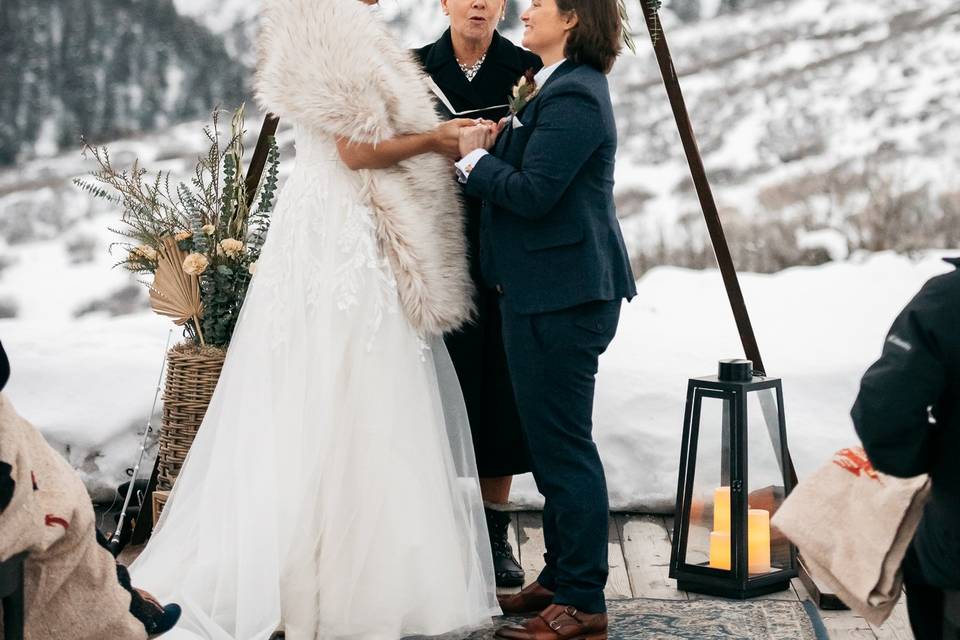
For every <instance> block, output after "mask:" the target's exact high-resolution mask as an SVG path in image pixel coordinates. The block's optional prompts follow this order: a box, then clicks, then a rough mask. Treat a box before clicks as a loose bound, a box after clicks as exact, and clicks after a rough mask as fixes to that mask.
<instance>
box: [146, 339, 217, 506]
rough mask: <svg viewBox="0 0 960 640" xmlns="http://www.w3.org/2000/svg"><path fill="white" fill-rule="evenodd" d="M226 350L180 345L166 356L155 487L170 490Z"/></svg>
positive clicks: (200, 420)
mask: <svg viewBox="0 0 960 640" xmlns="http://www.w3.org/2000/svg"><path fill="white" fill-rule="evenodd" d="M226 353H227V352H226V351H224V350H223V349H217V348H215V347H199V348H198V347H195V346H193V345H189V344H179V345H177V346H175V347H174V348H172V349H171V350H170V352H169V354H168V355H167V381H166V385H165V386H164V390H163V422H162V424H161V426H160V450H159V453H158V456H159V459H160V464H159V469H158V472H157V473H158V475H157V489H159V490H160V491H169V490H170V489H172V488H173V482H174V480H176V479H177V475H178V474H179V473H180V468H181V467H182V466H183V462H184V460H185V459H186V457H187V452H189V451H190V447H191V446H192V445H193V439H194V438H195V437H196V435H197V429H199V428H200V423H201V422H202V421H203V416H204V414H206V412H207V405H209V404H210V397H211V396H212V395H213V390H214V389H215V388H216V387H217V380H219V379H220V370H221V369H222V368H223V359H224V357H225V356H226Z"/></svg>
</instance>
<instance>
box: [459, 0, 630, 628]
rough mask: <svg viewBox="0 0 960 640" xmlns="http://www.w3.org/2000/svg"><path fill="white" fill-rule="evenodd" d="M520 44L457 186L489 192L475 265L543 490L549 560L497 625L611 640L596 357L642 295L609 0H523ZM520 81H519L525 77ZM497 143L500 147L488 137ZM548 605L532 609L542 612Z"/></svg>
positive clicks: (467, 144)
mask: <svg viewBox="0 0 960 640" xmlns="http://www.w3.org/2000/svg"><path fill="white" fill-rule="evenodd" d="M522 19H523V23H524V27H525V32H524V39H523V44H524V46H525V47H527V48H528V49H530V50H531V51H533V52H534V53H536V54H537V55H539V56H540V58H541V59H542V60H543V65H544V67H543V69H542V70H541V71H540V72H538V73H537V74H536V76H535V77H534V79H533V82H534V87H535V91H534V92H532V93H530V94H529V95H528V96H527V97H528V100H526V101H524V100H523V96H524V95H525V93H526V92H525V91H523V90H521V91H518V92H517V93H518V95H520V96H521V98H520V99H519V104H515V105H514V109H513V111H514V112H515V113H514V115H513V116H512V118H509V119H505V120H503V121H501V122H500V123H499V124H498V125H496V126H491V125H489V124H486V123H481V124H479V125H478V126H477V127H469V128H464V129H462V130H461V149H460V150H461V153H462V154H463V156H464V157H463V159H462V160H460V162H458V163H457V170H458V173H459V175H460V180H461V181H462V182H464V183H465V189H466V193H468V194H470V195H472V196H475V197H479V198H481V199H482V200H483V202H484V206H483V213H482V216H481V246H480V252H481V256H480V260H481V265H482V270H483V277H484V280H485V281H486V282H487V284H488V285H490V286H491V287H493V288H495V289H496V290H498V291H499V292H500V293H501V305H500V306H501V314H502V318H503V334H504V344H505V348H506V354H507V361H508V365H509V369H510V374H511V379H512V381H513V387H514V393H515V395H516V399H517V406H518V409H519V411H520V417H521V425H522V428H523V432H524V436H525V438H526V441H527V445H528V447H529V451H530V458H531V466H532V468H533V474H534V478H535V479H536V482H537V488H538V489H539V491H540V492H541V493H542V494H543V496H544V498H545V506H544V515H543V518H544V538H545V543H546V554H545V555H544V559H545V563H546V566H545V568H544V570H543V572H542V573H541V574H540V576H539V577H538V578H537V581H536V582H535V583H534V584H532V585H531V586H529V587H528V588H526V589H524V590H523V591H521V592H520V593H519V594H515V595H512V596H507V597H503V598H502V599H501V606H502V607H503V609H504V612H506V613H521V612H533V611H539V612H540V615H539V616H537V617H535V618H532V619H530V621H528V622H527V623H525V624H523V625H519V626H509V627H505V628H504V629H501V630H499V631H498V635H499V637H502V638H512V639H516V640H541V639H543V638H550V639H551V640H553V639H558V640H562V639H565V638H589V639H590V640H599V639H600V638H606V637H607V620H606V613H605V612H606V608H605V604H604V598H603V589H604V586H605V584H606V580H607V572H608V567H607V522H608V514H609V505H608V501H607V489H606V481H605V478H604V473H603V465H602V464H601V461H600V456H599V454H598V452H597V447H596V445H595V444H594V442H593V437H592V427H593V425H592V413H593V397H594V387H595V377H596V373H597V367H598V360H599V357H600V354H602V353H603V352H604V351H605V350H606V348H607V346H608V345H609V343H610V341H611V340H612V339H613V337H614V334H615V333H616V330H617V324H618V321H619V316H620V306H621V302H622V300H623V299H624V298H626V299H627V300H629V299H631V298H633V297H634V296H635V295H636V286H635V282H634V276H633V272H632V270H631V268H630V259H629V257H628V255H627V250H626V247H625V246H624V242H623V235H622V233H621V230H620V225H619V223H618V221H617V216H616V210H615V207H614V199H613V184H614V164H615V158H616V150H617V130H616V123H615V121H614V114H613V106H612V104H611V100H610V92H609V87H608V84H607V77H606V74H607V73H608V72H609V71H610V69H611V68H612V66H613V63H614V61H615V59H616V57H617V55H618V53H619V51H620V48H621V37H622V28H623V26H622V24H621V20H620V13H619V10H618V6H617V0H533V3H532V6H531V7H530V8H529V9H528V10H527V11H526V12H525V13H524V14H523V18H522ZM528 87H529V83H528ZM497 133H499V136H497V137H496V141H495V143H494V137H495V135H496V134H497ZM541 610H542V611H541Z"/></svg>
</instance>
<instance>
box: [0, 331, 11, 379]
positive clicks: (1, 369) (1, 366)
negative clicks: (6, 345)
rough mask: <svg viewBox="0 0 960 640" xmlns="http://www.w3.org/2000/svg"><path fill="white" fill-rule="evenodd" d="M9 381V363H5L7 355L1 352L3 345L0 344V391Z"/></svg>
mask: <svg viewBox="0 0 960 640" xmlns="http://www.w3.org/2000/svg"><path fill="white" fill-rule="evenodd" d="M9 379H10V363H9V362H8V361H7V353H6V352H5V351H4V350H3V343H2V342H0V391H3V388H4V387H5V386H6V384H7V380H9Z"/></svg>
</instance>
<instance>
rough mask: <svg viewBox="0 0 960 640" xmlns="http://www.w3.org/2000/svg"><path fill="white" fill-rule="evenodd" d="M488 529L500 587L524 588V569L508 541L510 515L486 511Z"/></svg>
mask: <svg viewBox="0 0 960 640" xmlns="http://www.w3.org/2000/svg"><path fill="white" fill-rule="evenodd" d="M483 511H484V513H485V514H486V516H487V529H488V530H489V531H490V547H491V549H492V550H493V572H494V575H496V578H497V586H498V587H522V586H523V568H522V567H521V566H520V563H519V562H517V559H516V557H514V555H513V547H511V546H510V541H509V540H507V527H509V526H510V514H509V513H506V512H503V511H494V510H493V509H484V510H483Z"/></svg>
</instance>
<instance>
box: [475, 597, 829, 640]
mask: <svg viewBox="0 0 960 640" xmlns="http://www.w3.org/2000/svg"><path fill="white" fill-rule="evenodd" d="M607 607H608V615H609V616H610V632H609V633H610V635H609V640H681V639H682V640H688V639H690V640H733V639H734V638H735V639H736V640H828V636H827V634H826V630H825V628H824V626H823V622H822V621H821V620H820V615H819V614H818V613H817V611H816V608H815V607H813V606H812V605H811V604H809V603H807V606H805V605H804V604H801V603H799V602H781V601H777V600H753V601H747V602H739V601H730V600H693V601H685V600H611V601H608V602H607ZM510 620H511V621H512V620H513V619H510ZM503 623H504V620H501V619H498V621H497V627H499V626H502V625H503ZM493 637H494V636H493V630H491V629H486V630H483V631H477V632H475V633H474V634H472V635H470V636H468V639H467V640H492V638H493Z"/></svg>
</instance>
